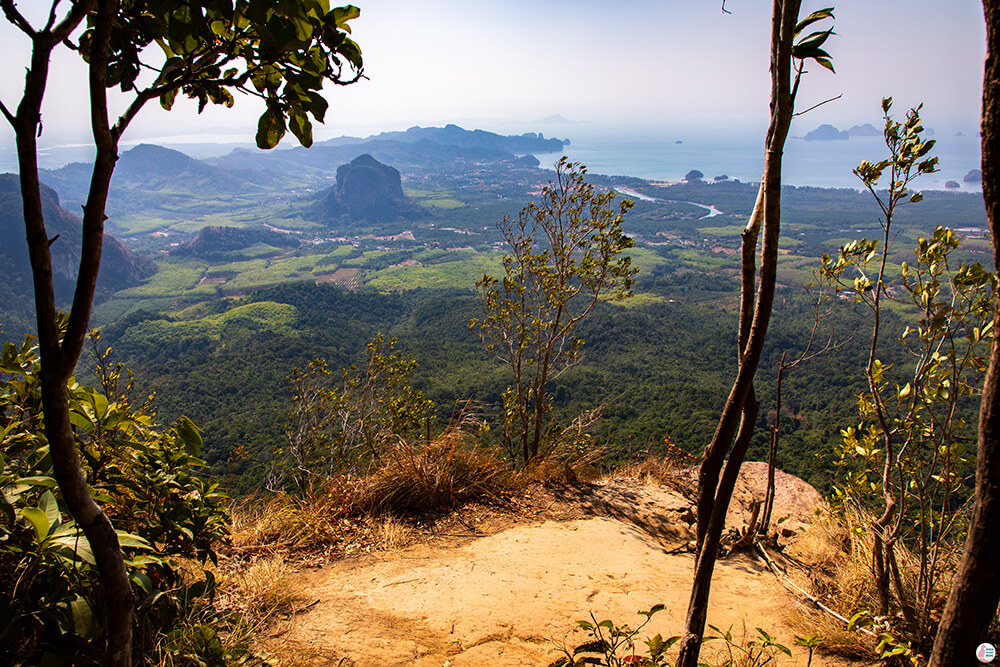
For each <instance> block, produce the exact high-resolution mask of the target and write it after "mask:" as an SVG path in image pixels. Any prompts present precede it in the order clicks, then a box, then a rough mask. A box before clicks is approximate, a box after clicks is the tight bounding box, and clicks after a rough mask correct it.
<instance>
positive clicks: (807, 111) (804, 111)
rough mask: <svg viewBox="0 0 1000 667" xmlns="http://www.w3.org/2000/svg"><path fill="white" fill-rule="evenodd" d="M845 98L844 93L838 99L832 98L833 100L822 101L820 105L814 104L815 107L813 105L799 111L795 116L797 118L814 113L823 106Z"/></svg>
mask: <svg viewBox="0 0 1000 667" xmlns="http://www.w3.org/2000/svg"><path fill="white" fill-rule="evenodd" d="M843 96H844V94H843V93H841V94H840V95H837V96H836V97H831V98H830V99H828V100H823V101H822V102H820V103H819V104H814V105H812V106H811V107H809V108H808V109H804V110H803V111H799V112H798V113H796V114H795V116H801V115H803V114H807V113H809V112H810V111H812V110H813V109H818V108H819V107H821V106H823V105H824V104H829V103H830V102H834V101H836V100H839V99H840V98H841V97H843Z"/></svg>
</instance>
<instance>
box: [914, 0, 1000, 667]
mask: <svg viewBox="0 0 1000 667" xmlns="http://www.w3.org/2000/svg"><path fill="white" fill-rule="evenodd" d="M983 8H984V10H985V15H986V69H985V74H984V77H983V109H982V135H983V157H982V169H983V199H984V200H985V202H986V217H987V220H988V221H989V225H990V232H992V236H993V263H994V267H995V269H996V270H998V271H1000V0H984V1H983ZM993 327H994V335H993V343H992V346H991V348H990V365H989V368H988V370H987V371H986V380H985V383H984V386H983V397H982V403H981V404H980V410H979V442H978V446H979V451H978V454H977V456H976V494H975V506H974V509H973V512H972V520H971V523H970V524H969V534H968V538H967V539H966V542H965V552H964V553H963V555H962V560H961V562H960V563H959V565H958V571H957V572H956V573H955V578H954V580H953V581H952V586H951V593H950V595H949V596H948V603H947V605H946V606H945V609H944V614H943V615H942V617H941V624H940V625H939V626H938V632H937V636H936V637H935V639H934V648H933V650H932V651H931V657H930V664H931V665H933V666H937V667H949V666H950V665H959V664H972V663H973V659H974V656H975V650H976V646H977V645H979V644H980V643H981V642H984V641H986V632H987V629H988V628H989V625H990V622H991V621H992V620H993V617H994V616H995V615H996V612H997V603H998V601H1000V569H998V568H997V562H1000V336H998V335H997V330H998V328H1000V298H998V300H997V305H996V308H995V310H994V314H993Z"/></svg>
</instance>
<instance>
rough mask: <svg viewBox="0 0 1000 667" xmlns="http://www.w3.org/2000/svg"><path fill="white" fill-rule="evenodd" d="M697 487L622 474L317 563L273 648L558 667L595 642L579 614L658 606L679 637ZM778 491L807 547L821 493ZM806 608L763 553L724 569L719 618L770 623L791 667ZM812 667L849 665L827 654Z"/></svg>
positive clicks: (290, 658) (719, 579)
mask: <svg viewBox="0 0 1000 667" xmlns="http://www.w3.org/2000/svg"><path fill="white" fill-rule="evenodd" d="M690 482H691V480H690V479H688V480H687V482H686V483H688V484H689V483H690ZM684 485H685V481H684V479H680V480H679V481H678V483H677V484H675V485H674V487H675V488H668V487H665V486H659V485H650V484H644V483H642V482H640V481H637V480H631V479H621V478H619V479H610V480H603V481H601V482H598V483H596V484H592V485H585V486H584V487H583V488H581V489H575V490H573V491H571V492H570V491H564V492H562V493H556V494H553V495H549V494H548V493H538V492H536V497H535V498H534V499H533V502H534V505H533V506H534V507H535V508H536V510H535V511H534V512H530V511H529V512H525V511H523V508H522V509H521V511H519V512H518V513H517V514H516V516H515V515H512V514H505V513H503V512H498V513H492V512H486V513H481V514H474V515H466V516H464V517H460V518H459V521H458V523H457V524H456V523H454V522H453V523H452V524H451V525H448V524H442V525H440V526H438V527H437V529H436V534H433V535H424V536H421V537H420V539H419V540H417V541H418V543H415V544H413V545H411V546H409V547H405V548H402V549H398V550H393V551H381V552H374V553H369V554H365V555H362V556H357V557H352V558H346V559H343V560H339V561H336V562H333V563H332V564H329V565H327V566H325V567H322V568H320V569H311V570H303V571H302V572H300V573H299V574H298V575H297V576H298V578H299V583H301V585H302V587H303V591H304V596H305V597H304V602H303V606H302V608H303V611H302V612H300V613H298V614H296V615H294V616H293V617H292V618H290V619H288V620H287V621H286V622H284V623H282V624H280V625H279V626H278V627H275V628H272V631H271V632H270V635H271V638H270V639H269V640H268V641H267V644H266V649H267V651H268V652H269V653H270V654H271V655H273V656H274V657H276V658H278V659H279V660H280V661H281V663H282V664H289V665H344V666H355V667H369V666H371V667H375V666H387V665H415V666H417V667H431V666H434V667H443V666H452V667H465V666H469V667H471V666H478V665H490V666H491V667H515V666H521V665H547V664H549V663H550V662H551V661H552V660H554V659H555V658H557V657H558V655H559V654H558V653H556V652H553V649H555V648H556V647H557V646H559V645H560V644H564V645H569V646H575V645H577V644H579V643H582V642H583V641H584V639H585V636H584V634H583V633H582V632H580V631H574V628H575V627H576V623H575V621H576V620H578V619H588V618H589V617H590V614H593V615H594V616H595V617H596V618H597V620H598V621H600V620H604V619H606V618H607V619H612V620H614V621H615V622H616V623H619V624H623V623H627V624H629V625H631V626H632V627H635V626H636V625H638V624H639V623H641V621H642V617H640V616H639V615H638V614H637V611H639V610H644V609H649V608H650V607H652V606H653V605H655V604H658V603H662V604H664V605H666V609H665V610H664V611H663V612H661V613H659V614H657V615H656V616H654V617H653V619H652V622H651V623H650V624H649V625H647V626H646V627H645V628H643V631H642V633H641V634H640V637H641V638H646V637H650V636H652V635H655V634H656V633H662V635H663V636H664V637H669V636H672V635H677V634H680V633H681V630H682V628H683V624H684V615H685V612H686V608H687V600H688V595H689V591H690V584H691V576H692V571H693V567H694V560H693V557H692V555H691V554H690V553H689V549H688V548H687V545H688V543H689V540H690V539H691V525H692V522H693V520H694V514H693V511H692V510H693V508H692V506H691V502H690V501H689V500H688V499H687V498H686V497H685V495H684V494H683V490H684ZM762 488H763V486H762V484H761V478H760V470H759V468H754V467H753V466H752V465H751V467H750V468H749V469H748V473H747V476H746V478H745V479H744V480H743V481H742V483H741V486H740V488H739V491H738V493H737V494H736V497H735V501H734V508H733V511H732V512H731V515H730V523H731V525H733V526H737V525H740V523H739V522H740V521H741V520H743V518H744V515H745V514H746V513H748V512H749V507H748V506H747V505H748V503H749V502H750V501H751V500H752V499H753V498H754V497H757V496H759V495H760V493H759V492H760V491H762ZM777 496H778V498H777V501H776V509H775V517H776V518H782V517H784V516H787V517H790V518H789V519H788V520H786V521H783V522H782V526H783V527H786V528H785V530H784V533H785V534H786V535H785V539H790V540H794V537H795V535H794V532H793V530H792V529H791V528H787V526H792V525H794V526H795V528H794V530H795V531H798V530H801V529H802V526H804V525H805V522H806V521H807V520H808V515H809V514H810V513H811V512H812V510H813V508H814V507H815V506H816V504H817V503H819V501H820V498H819V494H817V493H816V492H815V490H814V489H812V488H811V487H809V486H808V485H806V484H805V483H804V482H802V481H801V480H798V479H796V478H793V477H790V476H786V475H781V476H779V480H778V494H777ZM532 515H533V516H532ZM779 539H781V538H779ZM796 604H798V603H797V601H796V598H795V597H794V596H793V595H792V594H790V593H788V592H787V590H786V588H785V587H783V585H782V584H781V582H780V581H779V580H778V578H776V576H775V575H774V574H772V573H771V572H770V571H769V570H768V569H767V568H766V566H765V564H764V563H763V562H762V561H761V560H759V559H757V558H751V557H750V556H747V555H737V556H733V557H731V558H728V559H724V560H720V561H719V563H718V565H717V567H716V572H715V578H714V580H713V585H712V596H711V610H710V612H709V617H708V622H709V623H710V624H712V625H715V626H717V627H720V628H723V629H726V628H729V627H730V626H732V631H733V634H734V635H735V637H736V638H738V639H739V638H742V637H743V636H744V634H745V636H746V638H747V639H751V638H754V637H756V630H755V628H757V627H761V628H764V629H765V630H767V631H768V632H769V633H771V634H773V635H776V636H777V638H778V640H779V641H781V643H783V644H785V645H787V646H789V647H790V648H792V652H793V657H792V658H787V657H785V656H782V659H781V660H780V661H779V663H778V664H781V665H805V664H806V660H807V655H808V654H807V652H806V650H805V649H803V648H801V647H796V646H794V632H793V631H792V630H791V629H790V627H789V625H788V617H789V613H790V611H791V610H792V609H794V607H795V605H796ZM639 646H640V648H642V645H641V644H640V645H639ZM722 648H723V643H722V642H721V641H716V642H709V643H707V644H706V646H705V647H704V648H703V651H702V657H703V659H707V660H709V661H713V662H714V660H713V657H714V656H715V654H716V652H718V651H719V650H721V649H722ZM813 664H814V665H839V664H844V663H841V662H837V661H832V660H825V661H824V660H823V659H822V658H820V657H817V658H815V659H814V660H813Z"/></svg>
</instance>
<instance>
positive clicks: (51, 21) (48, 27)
mask: <svg viewBox="0 0 1000 667" xmlns="http://www.w3.org/2000/svg"><path fill="white" fill-rule="evenodd" d="M58 8H59V0H52V8H51V9H50V10H49V20H48V21H46V22H45V28H43V29H42V32H48V31H49V30H52V26H54V25H55V24H56V9H58Z"/></svg>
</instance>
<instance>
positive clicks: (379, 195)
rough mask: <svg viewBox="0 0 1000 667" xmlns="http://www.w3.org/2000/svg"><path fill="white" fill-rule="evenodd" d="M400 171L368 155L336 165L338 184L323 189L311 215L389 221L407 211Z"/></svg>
mask: <svg viewBox="0 0 1000 667" xmlns="http://www.w3.org/2000/svg"><path fill="white" fill-rule="evenodd" d="M410 209H411V206H410V204H409V202H408V201H407V199H406V196H405V195H404V194H403V185H402V181H401V179H400V176H399V171H398V170H396V169H394V168H393V167H390V166H389V165H386V164H382V163H381V162H379V161H378V160H376V159H375V158H373V157H372V156H371V155H367V154H365V155H359V156H358V157H356V158H354V160H352V161H351V162H350V163H349V164H343V165H340V167H338V168H337V184H336V185H334V186H333V187H332V188H330V189H328V190H326V191H324V192H323V193H322V194H321V195H320V198H319V200H318V201H317V203H316V205H315V207H314V208H313V213H314V217H316V218H317V219H319V220H320V221H321V222H326V223H336V222H338V221H345V222H357V221H366V222H388V221H392V220H395V219H397V218H399V217H401V216H405V214H406V213H408V212H409V210H410Z"/></svg>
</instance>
